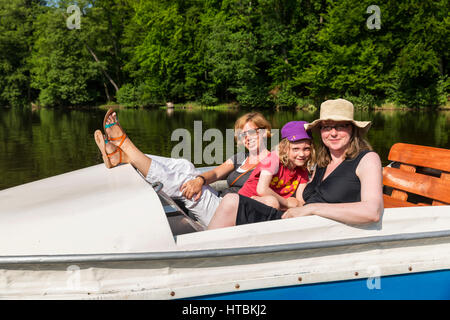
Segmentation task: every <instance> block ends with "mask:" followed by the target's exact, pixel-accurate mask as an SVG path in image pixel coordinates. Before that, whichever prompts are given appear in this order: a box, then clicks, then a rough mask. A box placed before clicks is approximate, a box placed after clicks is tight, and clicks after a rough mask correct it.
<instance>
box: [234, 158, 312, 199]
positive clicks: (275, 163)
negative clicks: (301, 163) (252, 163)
mask: <svg viewBox="0 0 450 320" xmlns="http://www.w3.org/2000/svg"><path fill="white" fill-rule="evenodd" d="M261 170H265V171H269V172H270V173H271V174H272V181H271V182H270V188H271V189H272V190H273V191H275V192H276V193H277V194H279V195H280V196H282V197H283V198H286V199H287V198H289V197H290V196H292V195H293V194H294V192H295V190H297V187H298V185H299V184H301V183H307V182H308V180H309V177H308V172H307V171H306V169H303V168H302V167H296V168H294V169H293V170H289V169H288V168H287V167H285V166H283V164H282V163H281V162H280V159H279V158H278V155H277V154H276V153H275V152H271V153H269V155H268V156H267V157H266V158H264V159H263V160H261V162H260V163H259V164H258V165H257V166H256V168H255V170H253V172H252V174H251V175H250V177H249V178H248V180H247V182H246V183H245V184H244V186H243V187H242V188H241V189H240V190H239V192H238V193H239V194H241V195H243V196H246V197H252V196H259V194H258V193H257V192H256V187H257V186H258V181H259V177H260V174H261Z"/></svg>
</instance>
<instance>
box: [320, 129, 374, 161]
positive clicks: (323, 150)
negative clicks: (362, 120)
mask: <svg viewBox="0 0 450 320" xmlns="http://www.w3.org/2000/svg"><path fill="white" fill-rule="evenodd" d="M319 130H320V129H319ZM319 132H320V131H319ZM319 140H320V142H319V146H318V148H317V149H318V150H317V153H316V155H317V160H316V161H317V165H318V166H319V167H322V168H323V167H326V166H327V165H328V164H329V163H330V161H331V155H330V150H329V149H328V147H327V146H325V144H324V143H323V141H322V139H319ZM364 150H370V151H372V150H373V149H372V146H371V145H370V143H369V142H368V141H367V140H366V139H364V137H363V135H362V133H361V130H360V129H359V128H358V127H356V126H355V125H354V124H353V123H352V136H351V137H350V145H349V147H348V148H347V150H346V151H345V159H354V158H355V157H356V156H357V155H358V154H359V153H360V152H361V151H364Z"/></svg>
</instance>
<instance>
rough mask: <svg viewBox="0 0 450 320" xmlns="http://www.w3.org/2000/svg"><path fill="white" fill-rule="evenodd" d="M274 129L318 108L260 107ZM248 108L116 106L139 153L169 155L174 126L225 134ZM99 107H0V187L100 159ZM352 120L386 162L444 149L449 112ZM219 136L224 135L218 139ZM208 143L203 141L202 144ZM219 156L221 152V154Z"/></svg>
mask: <svg viewBox="0 0 450 320" xmlns="http://www.w3.org/2000/svg"><path fill="white" fill-rule="evenodd" d="M260 111H261V112H262V113H263V114H264V115H265V116H266V117H267V118H268V119H269V120H270V122H271V123H272V126H273V127H274V128H281V127H282V126H283V125H284V124H285V123H286V122H288V121H291V120H306V121H312V120H314V119H315V118H317V117H318V112H315V113H312V112H305V111H278V112H277V111H271V110H260ZM246 112H248V111H245V110H232V111H216V110H175V111H173V112H172V113H168V112H167V110H164V109H131V110H119V111H118V114H119V119H120V122H121V125H122V127H123V128H124V129H125V131H126V133H127V134H128V135H129V136H130V137H131V138H132V140H133V142H134V143H135V144H136V145H137V146H138V147H139V148H140V149H141V150H142V151H143V152H145V153H150V154H156V155H162V156H170V155H171V152H172V148H174V147H175V146H176V145H177V144H179V141H178V140H177V141H171V135H172V132H173V131H174V130H175V129H179V128H186V129H187V130H188V131H189V132H190V133H191V134H192V137H193V138H194V121H202V122H201V125H202V132H205V131H206V130H207V129H210V128H217V129H219V130H220V131H222V132H223V133H224V135H225V130H226V129H232V128H233V124H234V121H235V120H236V119H237V118H238V117H239V116H240V115H242V114H244V113H246ZM104 113H105V111H104V110H100V109H90V110H58V109H39V110H36V111H31V110H30V109H20V108H12V109H6V108H0V189H5V188H9V187H13V186H17V185H20V184H23V183H27V182H31V181H35V180H39V179H43V178H46V177H50V176H54V175H57V174H62V173H65V172H69V171H73V170H77V169H81V168H84V167H87V166H92V165H95V164H98V163H101V162H102V158H101V156H100V153H99V151H98V149H97V145H96V144H95V142H94V139H93V133H94V131H95V130H96V129H100V128H101V126H102V121H103V116H104ZM355 118H356V119H357V120H371V121H372V128H371V129H370V131H369V133H368V140H369V141H370V143H371V144H372V146H373V147H374V149H375V151H377V152H378V154H379V155H380V157H381V159H382V161H383V164H387V163H388V160H387V155H388V152H389V148H390V147H391V146H392V145H393V144H394V143H396V142H406V143H414V144H421V145H427V146H434V147H442V148H447V149H450V140H449V131H450V112H449V111H443V112H412V111H382V112H381V111H380V112H367V111H358V112H357V113H356V115H355ZM224 141H225V139H224ZM209 143H210V142H203V146H206V145H208V144H209ZM224 157H225V155H224Z"/></svg>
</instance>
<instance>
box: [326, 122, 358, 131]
mask: <svg viewBox="0 0 450 320" xmlns="http://www.w3.org/2000/svg"><path fill="white" fill-rule="evenodd" d="M349 126H351V124H350V123H343V124H336V125H334V126H321V127H320V130H322V131H325V132H329V131H331V130H332V129H335V130H336V131H343V130H345V129H347V128H348V127H349Z"/></svg>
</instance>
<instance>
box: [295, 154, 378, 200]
mask: <svg viewBox="0 0 450 320" xmlns="http://www.w3.org/2000/svg"><path fill="white" fill-rule="evenodd" d="M369 152H372V151H369V150H366V151H361V152H360V153H359V154H358V155H357V156H356V157H355V158H354V159H347V160H344V161H343V162H342V163H341V164H340V165H338V166H337V167H336V168H335V169H334V171H333V172H331V173H330V174H329V175H328V177H326V179H325V180H323V181H322V179H323V176H324V174H325V171H326V169H327V168H326V167H324V168H320V167H317V169H316V174H315V175H314V179H313V180H312V181H311V182H310V183H309V184H308V185H307V186H306V187H305V190H303V200H305V204H308V203H318V202H320V203H346V202H359V201H361V182H360V181H359V178H358V176H357V175H356V167H357V166H358V164H359V162H360V161H361V159H362V157H364V156H365V155H366V154H367V153H369Z"/></svg>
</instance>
